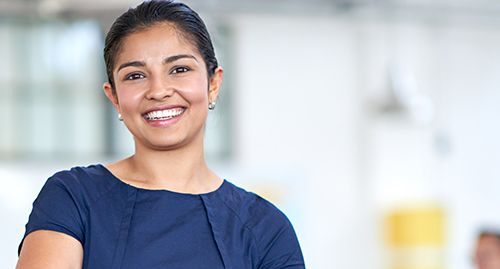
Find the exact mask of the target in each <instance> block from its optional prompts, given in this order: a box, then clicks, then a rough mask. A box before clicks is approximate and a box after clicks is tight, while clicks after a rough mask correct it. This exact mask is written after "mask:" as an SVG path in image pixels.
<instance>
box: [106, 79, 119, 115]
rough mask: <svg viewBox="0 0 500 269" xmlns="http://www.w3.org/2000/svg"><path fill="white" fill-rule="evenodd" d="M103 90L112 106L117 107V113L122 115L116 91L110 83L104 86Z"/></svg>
mask: <svg viewBox="0 0 500 269" xmlns="http://www.w3.org/2000/svg"><path fill="white" fill-rule="evenodd" d="M102 89H103V90H104V94H105V95H106V97H107V98H108V100H109V101H110V102H111V104H112V105H113V106H114V107H115V109H116V111H118V113H120V106H119V104H118V96H116V93H115V91H114V90H113V87H112V86H111V84H109V82H105V83H104V84H103V85H102Z"/></svg>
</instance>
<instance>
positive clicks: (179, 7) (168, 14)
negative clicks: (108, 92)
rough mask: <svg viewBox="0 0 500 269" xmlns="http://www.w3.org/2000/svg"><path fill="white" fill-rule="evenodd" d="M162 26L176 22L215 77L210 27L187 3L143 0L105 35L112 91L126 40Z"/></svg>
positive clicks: (118, 19)
mask: <svg viewBox="0 0 500 269" xmlns="http://www.w3.org/2000/svg"><path fill="white" fill-rule="evenodd" d="M160 23H173V24H174V25H175V27H176V28H177V30H178V31H179V33H180V34H181V36H183V37H184V38H186V39H187V40H188V41H190V42H192V43H193V45H194V46H195V47H196V48H197V49H198V52H199V53H200V54H201V56H202V57H203V60H204V61H205V65H206V68H207V73H208V77H211V76H212V75H213V74H214V72H215V69H216V68H217V66H218V63H217V59H216V58H215V52H214V47H213V45H212V41H211V39H210V35H209V33H208V30H207V27H206V26H205V23H204V22H203V20H202V19H201V18H200V16H199V15H198V14H197V13H196V12H195V11H194V10H192V9H191V8H190V7H188V6H187V5H186V4H183V3H177V2H174V1H173V0H150V1H144V2H143V3H142V4H140V5H138V6H136V7H135V8H130V9H129V10H127V11H126V12H125V13H123V14H122V15H121V16H120V17H118V18H117V19H116V20H115V22H114V23H113V25H111V28H110V29H109V32H108V34H107V35H106V41H105V45H104V61H105V63H106V73H107V75H108V81H109V83H110V84H111V87H112V88H113V91H114V90H115V83H114V80H113V68H114V66H115V61H116V56H117V54H118V53H119V51H120V48H121V45H122V42H123V39H124V38H125V37H127V36H128V35H129V34H131V33H134V32H137V31H140V30H144V29H145V28H148V27H150V26H153V25H156V24H160Z"/></svg>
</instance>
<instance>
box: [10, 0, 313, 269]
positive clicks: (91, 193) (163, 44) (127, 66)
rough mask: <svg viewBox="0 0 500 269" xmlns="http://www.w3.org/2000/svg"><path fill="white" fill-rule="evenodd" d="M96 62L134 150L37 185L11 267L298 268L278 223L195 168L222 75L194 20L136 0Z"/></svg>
mask: <svg viewBox="0 0 500 269" xmlns="http://www.w3.org/2000/svg"><path fill="white" fill-rule="evenodd" d="M104 58H105V61H106V68H107V74H108V82H106V83H105V84H104V92H105V94H106V96H107V97H108V99H109V100H110V102H111V103H112V104H113V106H114V107H115V109H116V110H117V112H118V115H119V118H120V119H121V120H123V122H124V124H125V125H126V126H127V128H128V130H129V131H130V133H131V134H132V135H133V137H134V145H135V152H134V154H133V155H132V156H130V157H127V158H125V159H122V160H119V161H117V162H114V163H111V164H106V165H102V164H96V165H91V166H87V167H74V168H72V169H70V170H68V171H61V172H58V173H56V174H55V175H54V176H52V177H51V178H49V180H48V181H47V182H46V184H45V185H44V187H43V188H42V190H41V192H40V194H39V195H38V197H37V199H36V200H35V202H34V204H33V211H32V213H31V215H30V218H29V221H28V224H27V225H26V232H25V237H24V239H23V242H22V243H21V245H20V247H19V251H20V257H19V262H18V268H47V267H50V268H82V267H83V268H112V269H113V268H213V269H215V268H238V269H239V268H304V261H303V257H302V253H301V250H300V246H299V243H298V240H297V238H296V235H295V232H294V229H293V227H292V225H291V224H290V222H289V221H288V219H287V217H286V216H285V215H284V214H283V213H281V211H279V210H278V209H277V208H276V207H274V206H273V205H272V204H270V203H269V202H268V201H266V200H264V199H262V198H261V197H259V196H257V195H255V194H253V193H250V192H247V191H245V190H243V189H241V188H239V187H237V186H235V185H233V184H232V183H230V182H229V181H227V180H225V179H223V178H221V177H220V176H218V175H217V174H216V173H215V172H213V171H212V170H211V169H210V168H209V167H208V166H207V164H206V162H205V156H204V155H205V153H204V143H203V141H204V139H203V138H204V129H205V125H206V121H207V114H208V111H209V110H210V109H213V108H214V107H215V102H216V100H217V96H218V94H219V89H220V87H221V83H222V75H223V69H222V68H221V67H220V66H218V63H217V60H216V58H215V53H214V49H213V46H212V43H211V40H210V37H209V34H208V32H207V30H206V27H205V25H204V23H203V21H202V20H201V19H200V17H199V16H198V15H197V14H196V13H195V12H194V11H193V10H191V9H190V8H189V7H187V6H186V5H184V4H182V3H176V2H172V1H148V2H144V3H142V4H141V5H139V6H137V7H136V8H132V9H129V10H128V11H127V12H125V13H124V14H123V15H122V16H120V17H119V18H118V19H117V20H116V21H115V23H114V24H113V26H112V27H111V29H110V31H109V33H108V35H107V38H106V46H105V49H104Z"/></svg>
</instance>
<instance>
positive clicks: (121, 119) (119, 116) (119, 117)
mask: <svg viewBox="0 0 500 269" xmlns="http://www.w3.org/2000/svg"><path fill="white" fill-rule="evenodd" d="M118 120H119V121H123V118H122V114H120V113H118Z"/></svg>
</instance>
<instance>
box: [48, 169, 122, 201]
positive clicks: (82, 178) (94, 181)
mask: <svg viewBox="0 0 500 269" xmlns="http://www.w3.org/2000/svg"><path fill="white" fill-rule="evenodd" d="M111 176H112V175H111V174H110V173H109V172H108V171H107V170H106V168H104V167H103V166H102V165H100V164H96V165H89V166H75V167H72V168H71V169H68V170H62V171H59V172H57V173H55V174H54V175H52V176H51V177H49V178H48V179H47V182H46V183H45V186H44V188H58V189H63V190H65V191H66V192H68V193H70V194H72V196H75V198H76V197H79V198H84V197H86V198H90V199H97V198H98V197H99V196H100V195H101V194H103V193H105V192H107V191H109V189H111V188H113V187H114V186H115V185H116V184H117V183H116V182H115V181H113V180H110V178H109V177H111Z"/></svg>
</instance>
